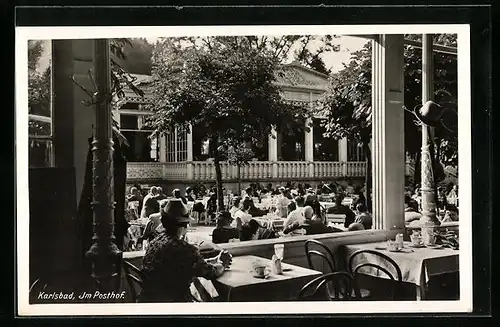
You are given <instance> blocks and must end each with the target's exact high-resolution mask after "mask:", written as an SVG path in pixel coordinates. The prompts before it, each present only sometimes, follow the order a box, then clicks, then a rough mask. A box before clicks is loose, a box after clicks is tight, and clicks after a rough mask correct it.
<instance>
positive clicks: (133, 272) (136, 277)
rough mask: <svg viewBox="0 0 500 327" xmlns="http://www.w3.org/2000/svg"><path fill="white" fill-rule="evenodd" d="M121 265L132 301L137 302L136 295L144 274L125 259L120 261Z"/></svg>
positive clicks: (140, 287) (140, 288)
mask: <svg viewBox="0 0 500 327" xmlns="http://www.w3.org/2000/svg"><path fill="white" fill-rule="evenodd" d="M122 266H123V270H124V271H125V278H126V279H127V283H128V286H129V289H130V294H131V295H132V300H133V301H134V302H137V300H138V295H139V293H140V291H141V290H142V283H143V280H144V274H143V273H142V271H141V270H140V269H139V268H137V267H136V266H134V265H133V264H132V263H130V262H128V261H126V260H123V261H122Z"/></svg>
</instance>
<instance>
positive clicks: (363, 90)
mask: <svg viewBox="0 0 500 327" xmlns="http://www.w3.org/2000/svg"><path fill="white" fill-rule="evenodd" d="M371 76H372V72H371V43H367V44H366V45H365V46H364V47H363V48H362V49H361V50H359V51H356V52H354V53H353V54H352V57H351V61H350V62H349V64H348V65H346V64H344V68H343V69H342V70H340V71H339V72H338V73H336V74H333V75H331V77H330V80H329V85H328V89H327V91H326V93H325V95H324V97H323V98H322V99H321V103H320V110H321V111H322V115H323V116H325V117H326V121H324V122H323V123H324V125H325V128H326V133H325V136H326V137H332V138H334V139H341V138H344V137H345V138H347V139H348V140H351V141H354V142H357V143H358V144H359V145H360V146H361V147H362V148H363V150H364V153H365V160H366V173H365V176H366V180H365V183H366V194H367V197H366V198H367V201H368V203H367V206H368V207H369V208H370V202H369V201H370V196H369V194H371V153H370V140H371V133H372V125H371Z"/></svg>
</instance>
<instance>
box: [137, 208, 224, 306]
mask: <svg viewBox="0 0 500 327" xmlns="http://www.w3.org/2000/svg"><path fill="white" fill-rule="evenodd" d="M189 221H190V217H189V216H188V210H187V208H186V207H185V206H184V204H183V203H182V200H180V199H171V200H169V201H168V203H167V204H166V206H165V208H164V209H163V210H162V211H161V223H162V225H163V227H164V229H165V230H164V232H163V233H162V234H161V235H159V236H158V237H157V238H155V239H154V240H153V241H152V242H151V243H150V245H149V247H148V249H147V251H146V255H145V256H144V259H143V268H142V272H143V274H144V278H143V287H142V291H141V294H140V297H139V302H161V303H164V302H192V295H191V292H190V290H189V287H190V284H191V282H192V280H193V279H194V278H195V277H204V278H206V279H209V280H213V279H216V278H218V277H219V276H221V275H222V274H223V273H224V270H225V268H226V267H228V266H229V265H230V264H231V255H230V254H229V253H227V252H221V253H220V255H219V256H218V257H216V258H214V259H212V260H210V261H211V262H207V261H205V260H204V259H203V257H202V256H201V254H200V252H199V250H198V249H197V248H196V247H195V246H194V245H191V244H189V243H187V242H186V241H185V240H184V236H185V235H186V231H187V226H188V224H189Z"/></svg>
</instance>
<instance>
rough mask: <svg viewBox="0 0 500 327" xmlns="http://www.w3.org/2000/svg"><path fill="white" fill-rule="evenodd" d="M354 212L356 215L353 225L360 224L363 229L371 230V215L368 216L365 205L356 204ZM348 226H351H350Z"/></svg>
mask: <svg viewBox="0 0 500 327" xmlns="http://www.w3.org/2000/svg"><path fill="white" fill-rule="evenodd" d="M356 211H357V212H358V214H357V215H356V219H355V220H354V223H360V224H361V225H362V226H363V229H371V228H372V224H373V220H372V215H370V214H369V213H368V211H367V210H366V206H365V204H364V203H358V204H357V205H356ZM350 226H352V224H351V225H350ZM350 226H349V227H350Z"/></svg>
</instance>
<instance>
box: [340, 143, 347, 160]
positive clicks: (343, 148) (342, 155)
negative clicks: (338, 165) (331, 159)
mask: <svg viewBox="0 0 500 327" xmlns="http://www.w3.org/2000/svg"><path fill="white" fill-rule="evenodd" d="M339 161H347V138H345V137H344V138H342V139H340V140H339Z"/></svg>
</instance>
